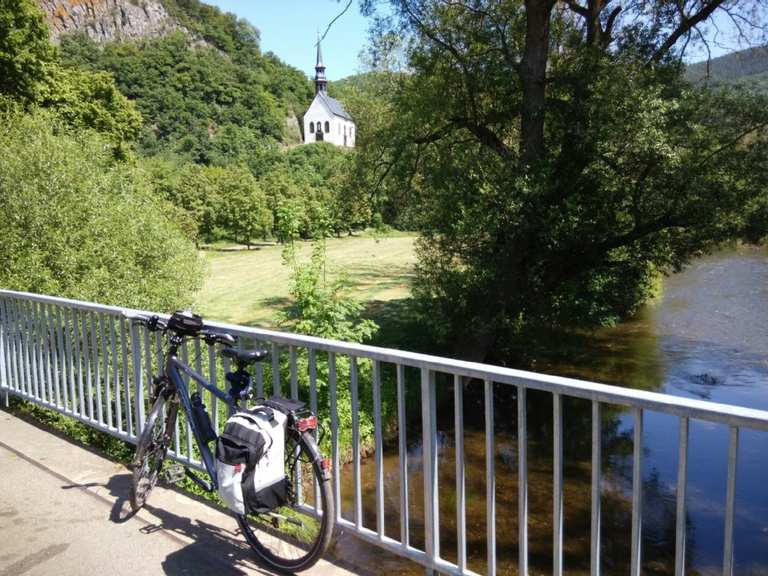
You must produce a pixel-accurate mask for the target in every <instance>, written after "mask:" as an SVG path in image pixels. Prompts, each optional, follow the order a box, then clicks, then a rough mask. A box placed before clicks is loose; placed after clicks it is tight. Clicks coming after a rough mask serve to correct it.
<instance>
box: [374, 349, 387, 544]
mask: <svg viewBox="0 0 768 576" xmlns="http://www.w3.org/2000/svg"><path fill="white" fill-rule="evenodd" d="M373 426H374V442H375V450H376V451H375V454H374V456H375V459H376V533H377V534H378V536H379V539H380V540H381V539H383V538H384V435H383V432H382V422H381V365H380V364H379V361H378V360H374V361H373Z"/></svg>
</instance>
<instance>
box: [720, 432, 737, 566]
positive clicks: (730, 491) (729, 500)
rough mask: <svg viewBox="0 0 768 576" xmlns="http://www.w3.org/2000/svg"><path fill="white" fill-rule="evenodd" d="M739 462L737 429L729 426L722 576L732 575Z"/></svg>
mask: <svg viewBox="0 0 768 576" xmlns="http://www.w3.org/2000/svg"><path fill="white" fill-rule="evenodd" d="M738 460H739V428H738V426H731V430H730V440H729V444H728V481H727V486H726V493H725V534H724V537H725V538H724V543H723V576H732V574H733V565H734V562H733V522H734V515H735V512H736V469H737V468H738Z"/></svg>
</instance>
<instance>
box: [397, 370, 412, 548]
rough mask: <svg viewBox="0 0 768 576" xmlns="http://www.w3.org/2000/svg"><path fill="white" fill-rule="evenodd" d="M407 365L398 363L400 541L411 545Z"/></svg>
mask: <svg viewBox="0 0 768 576" xmlns="http://www.w3.org/2000/svg"><path fill="white" fill-rule="evenodd" d="M406 400H407V399H406V395H405V366H403V365H402V364H398V365H397V441H398V452H399V455H400V543H401V544H402V545H403V548H408V546H409V545H410V542H409V540H410V538H409V536H410V532H409V530H408V527H409V526H408V525H409V520H408V516H409V515H408V443H407V442H406V412H405V408H406V407H405V402H406Z"/></svg>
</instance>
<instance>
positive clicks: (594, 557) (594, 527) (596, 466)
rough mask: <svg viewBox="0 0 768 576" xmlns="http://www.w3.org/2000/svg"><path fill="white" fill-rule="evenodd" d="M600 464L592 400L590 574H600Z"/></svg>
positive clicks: (599, 422) (598, 423)
mask: <svg viewBox="0 0 768 576" xmlns="http://www.w3.org/2000/svg"><path fill="white" fill-rule="evenodd" d="M602 465H603V451H602V418H601V415H600V402H598V401H597V400H592V503H591V505H592V518H591V527H590V535H589V539H590V576H600V533H601V530H600V525H601V508H600V496H601V495H602V490H601V482H602V481H601V476H602V473H601V468H602Z"/></svg>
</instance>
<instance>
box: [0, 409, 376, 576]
mask: <svg viewBox="0 0 768 576" xmlns="http://www.w3.org/2000/svg"><path fill="white" fill-rule="evenodd" d="M0 478H2V482H0V574H2V575H3V576H17V575H20V574H25V575H30V576H32V575H37V574H46V575H47V574H54V573H55V574H58V575H61V576H69V575H80V574H101V573H105V572H108V573H110V574H111V575H114V576H123V575H126V576H128V575H130V576H137V575H144V574H174V575H181V574H190V575H192V574H194V575H202V574H216V575H217V576H225V575H235V574H237V575H246V574H262V575H263V574H270V572H268V571H266V570H264V569H263V568H260V567H259V566H258V565H257V564H256V563H255V562H254V561H253V560H252V558H251V556H252V555H251V552H250V549H249V548H247V547H246V546H245V543H244V541H243V540H242V539H241V537H240V536H238V535H237V534H236V533H235V530H236V528H237V526H236V524H235V521H234V519H233V518H232V517H231V516H228V515H227V514H225V513H223V512H221V511H219V510H217V509H215V508H213V507H211V506H209V505H207V504H204V503H201V502H198V501H195V500H194V499H192V498H189V497H187V496H185V495H183V494H180V493H178V492H176V491H174V490H170V489H166V488H163V487H158V488H157V489H156V492H154V493H153V494H152V498H151V500H150V502H149V505H148V507H147V509H145V510H142V511H141V512H140V513H139V514H137V515H135V516H129V515H128V510H130V505H129V504H128V502H127V501H126V498H127V495H128V487H129V483H130V475H129V472H128V470H126V468H125V467H123V466H122V465H120V464H116V463H115V462H112V461H110V460H107V459H105V458H103V457H101V456H99V455H97V454H94V453H93V452H91V451H89V450H86V449H84V448H81V447H79V446H77V445H75V444H73V443H71V442H69V441H67V440H64V439H62V438H59V437H57V436H55V435H54V434H51V433H50V432H47V431H44V430H41V429H40V428H37V427H36V426H34V425H32V424H29V423H27V422H25V421H22V420H20V419H19V418H17V417H15V416H13V415H11V414H9V413H8V412H5V411H0ZM352 570H354V571H352ZM353 573H355V574H360V573H361V571H360V570H359V569H357V568H349V567H347V568H344V567H341V566H339V565H337V564H332V563H330V562H328V561H321V562H320V563H318V564H317V566H316V567H315V568H314V569H312V570H311V571H309V572H306V574H308V575H323V576H324V575H328V574H334V575H336V574H341V575H344V574H353Z"/></svg>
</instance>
